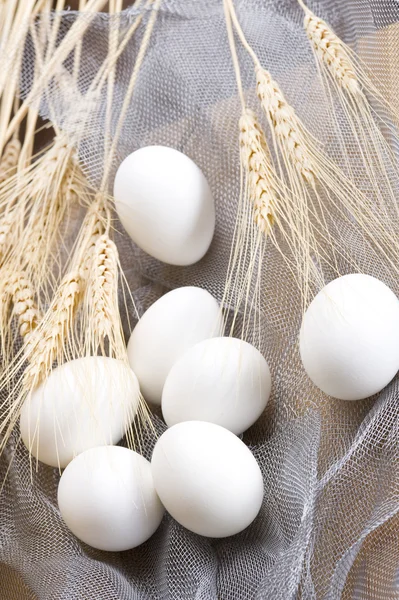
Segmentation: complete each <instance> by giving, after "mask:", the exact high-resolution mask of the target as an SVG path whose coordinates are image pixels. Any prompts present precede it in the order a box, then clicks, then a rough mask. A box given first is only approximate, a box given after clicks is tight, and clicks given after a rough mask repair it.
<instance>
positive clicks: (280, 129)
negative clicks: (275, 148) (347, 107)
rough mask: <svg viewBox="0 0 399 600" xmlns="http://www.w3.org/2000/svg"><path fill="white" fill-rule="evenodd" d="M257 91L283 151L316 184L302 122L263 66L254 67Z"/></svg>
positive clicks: (309, 181) (310, 181)
mask: <svg viewBox="0 0 399 600" xmlns="http://www.w3.org/2000/svg"><path fill="white" fill-rule="evenodd" d="M256 82H257V94H258V98H259V100H260V102H261V104H262V107H263V109H264V111H265V113H266V116H267V117H268V120H269V122H270V124H271V126H272V130H273V132H274V135H275V137H276V139H277V142H278V145H279V147H280V149H281V150H282V152H283V155H284V156H286V157H287V158H288V159H289V160H291V162H292V164H293V165H294V167H295V169H296V170H297V172H298V173H300V175H301V176H302V177H303V179H304V180H305V181H306V182H307V183H309V184H311V185H312V186H314V185H315V167H314V165H313V161H312V158H311V156H310V153H309V149H308V147H307V143H306V139H305V136H304V134H303V126H302V123H301V122H300V120H299V119H298V117H297V115H296V113H295V111H294V109H293V108H292V106H290V105H289V104H288V102H287V101H286V99H285V97H284V94H283V92H282V91H281V89H280V86H279V85H278V83H277V82H276V81H274V79H273V78H272V76H271V75H270V73H269V72H268V71H266V69H263V68H262V67H261V66H257V67H256Z"/></svg>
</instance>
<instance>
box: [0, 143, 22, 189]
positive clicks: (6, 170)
mask: <svg viewBox="0 0 399 600" xmlns="http://www.w3.org/2000/svg"><path fill="white" fill-rule="evenodd" d="M20 152H21V142H20V141H19V139H18V138H16V137H15V138H13V139H12V140H10V141H9V142H8V144H7V146H6V147H5V149H4V152H3V156H2V159H1V162H0V185H1V184H2V183H3V182H4V181H6V179H8V177H11V176H12V175H14V173H15V170H16V168H17V165H18V160H19V155H20Z"/></svg>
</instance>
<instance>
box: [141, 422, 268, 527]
mask: <svg viewBox="0 0 399 600" xmlns="http://www.w3.org/2000/svg"><path fill="white" fill-rule="evenodd" d="M151 467H152V474H153V478H154V485H155V489H156V490H157V493H158V496H159V498H160V500H161V502H162V503H163V505H164V506H165V508H166V510H167V511H168V512H169V513H170V514H171V515H172V517H173V518H174V519H176V521H178V522H179V523H180V524H181V525H183V526H184V527H186V528H187V529H189V530H190V531H193V532H194V533H198V534H199V535H204V536H207V537H213V538H221V537H227V536H230V535H234V534H236V533H239V532H240V531H242V530H243V529H245V528H246V527H248V525H250V523H252V521H253V520H254V519H255V517H256V516H257V514H258V512H259V510H260V507H261V505H262V499H263V479H262V474H261V472H260V469H259V466H258V463H257V462H256V460H255V458H254V456H253V455H252V453H251V451H250V450H249V449H248V448H247V446H246V445H245V444H244V443H243V442H242V441H241V440H240V439H239V438H238V437H237V436H235V435H234V434H233V433H231V431H228V430H227V429H224V428H223V427H220V426H219V425H215V424H214V423H205V422H202V421H186V422H184V423H178V424H177V425H174V426H173V427H171V428H170V429H168V430H167V431H165V433H164V434H163V435H162V436H161V437H160V438H159V440H158V442H157V444H156V446H155V448H154V452H153V455H152V459H151Z"/></svg>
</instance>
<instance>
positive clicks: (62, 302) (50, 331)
mask: <svg viewBox="0 0 399 600" xmlns="http://www.w3.org/2000/svg"><path fill="white" fill-rule="evenodd" d="M82 292H83V286H82V278H81V276H80V273H78V272H71V273H68V274H67V275H66V276H65V277H64V280H63V281H62V283H61V285H60V287H59V289H58V290H57V293H56V295H55V298H54V300H53V302H52V304H51V306H50V308H49V310H48V313H47V315H46V317H45V318H44V319H43V321H42V323H41V324H40V326H39V327H38V328H37V329H36V331H35V335H34V336H32V337H31V339H30V340H29V343H28V345H27V351H26V358H27V359H28V360H29V366H28V367H27V369H26V371H25V379H24V385H25V387H26V388H27V389H28V390H31V389H32V388H34V387H36V386H37V385H39V383H41V382H42V381H43V380H44V379H45V377H46V376H47V374H48V373H49V371H50V370H51V368H52V365H53V363H54V361H56V360H60V358H62V354H63V353H67V348H66V344H67V342H68V338H69V334H70V332H71V330H72V329H73V322H74V318H75V315H76V311H77V308H78V306H79V303H80V300H81V298H82Z"/></svg>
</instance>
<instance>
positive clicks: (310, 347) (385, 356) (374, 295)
mask: <svg viewBox="0 0 399 600" xmlns="http://www.w3.org/2000/svg"><path fill="white" fill-rule="evenodd" d="M300 353H301V358H302V362H303V365H304V367H305V370H306V372H307V374H308V375H309V377H310V379H311V380H312V381H313V382H314V383H315V385H317V386H318V387H319V388H320V389H321V390H322V391H323V392H325V393H326V394H328V395H329V396H332V397H335V398H339V399H342V400H360V399H362V398H367V397H368V396H372V395H373V394H376V393H377V392H379V391H380V390H382V389H383V388H384V387H385V386H386V385H387V384H388V383H389V382H390V381H391V379H392V378H393V377H394V376H395V374H396V373H397V371H398V369H399V301H398V299H397V297H396V296H395V294H394V293H393V292H392V291H391V290H390V289H389V288H388V287H387V286H386V285H385V284H384V283H382V282H381V281H379V280H378V279H375V278H374V277H371V276H369V275H362V274H350V275H345V276H343V277H340V278H338V279H335V280H334V281H332V282H331V283H329V284H328V285H326V286H325V287H324V288H323V289H322V290H321V292H319V293H318V294H317V296H316V297H315V298H314V300H313V301H312V303H311V304H310V306H309V308H308V309H307V311H306V313H305V316H304V319H303V323H302V327H301V332H300Z"/></svg>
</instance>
